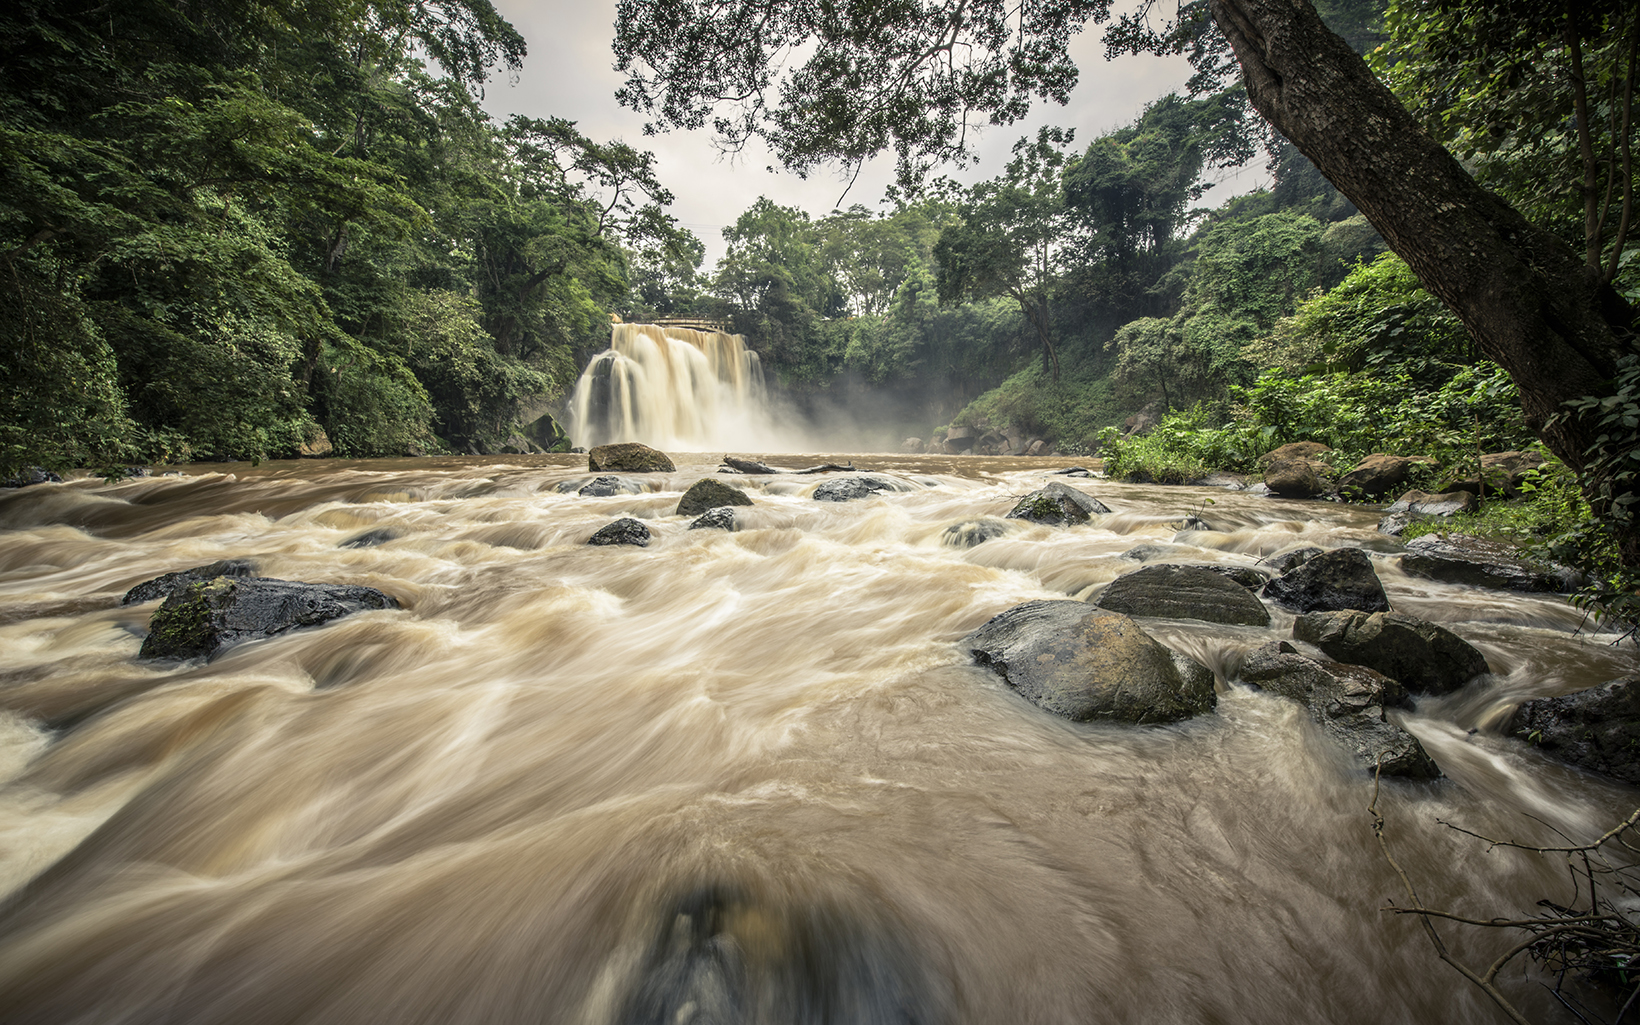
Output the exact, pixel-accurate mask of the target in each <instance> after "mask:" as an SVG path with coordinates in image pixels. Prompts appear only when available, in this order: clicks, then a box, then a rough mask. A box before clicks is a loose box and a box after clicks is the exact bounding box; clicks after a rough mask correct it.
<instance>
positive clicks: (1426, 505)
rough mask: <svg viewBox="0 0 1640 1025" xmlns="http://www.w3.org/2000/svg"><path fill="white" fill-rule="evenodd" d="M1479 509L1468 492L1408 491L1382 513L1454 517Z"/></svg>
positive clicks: (1477, 503) (1472, 495) (1471, 494)
mask: <svg viewBox="0 0 1640 1025" xmlns="http://www.w3.org/2000/svg"><path fill="white" fill-rule="evenodd" d="M1479 508H1480V503H1479V502H1477V501H1475V496H1474V494H1473V493H1472V492H1469V491H1448V492H1443V493H1441V494H1432V493H1430V492H1428V491H1408V492H1406V493H1404V494H1402V495H1401V497H1400V498H1397V499H1396V500H1395V501H1394V502H1393V503H1391V504H1390V507H1389V508H1388V509H1385V510H1384V512H1385V513H1386V514H1388V515H1390V516H1393V515H1395V514H1396V513H1406V514H1407V515H1409V516H1413V517H1418V516H1456V515H1457V514H1458V513H1472V512H1475V511H1476V510H1478V509H1479Z"/></svg>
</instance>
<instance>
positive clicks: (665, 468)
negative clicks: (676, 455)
mask: <svg viewBox="0 0 1640 1025" xmlns="http://www.w3.org/2000/svg"><path fill="white" fill-rule="evenodd" d="M587 469H588V470H591V471H592V472H593V473H603V472H605V471H610V470H613V471H616V472H620V473H673V472H674V471H676V470H677V467H676V466H674V465H672V460H671V459H670V458H669V457H668V456H667V454H666V453H665V452H659V451H657V450H655V449H652V448H650V447H649V446H648V445H640V444H638V443H637V442H635V441H624V442H621V443H620V444H617V445H598V446H596V447H595V448H593V449H592V450H591V451H589V452H588V453H587Z"/></svg>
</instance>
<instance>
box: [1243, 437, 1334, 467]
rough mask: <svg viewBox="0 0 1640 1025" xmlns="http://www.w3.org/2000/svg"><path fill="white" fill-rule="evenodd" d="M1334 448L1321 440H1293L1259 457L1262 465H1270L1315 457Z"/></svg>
mask: <svg viewBox="0 0 1640 1025" xmlns="http://www.w3.org/2000/svg"><path fill="white" fill-rule="evenodd" d="M1331 451H1332V449H1330V448H1328V447H1327V446H1326V445H1323V444H1321V442H1319V441H1292V442H1288V443H1287V444H1285V445H1280V446H1277V447H1276V448H1273V449H1271V450H1270V451H1268V452H1266V453H1264V454H1263V455H1261V456H1259V457H1258V462H1259V465H1260V466H1269V465H1270V464H1271V463H1280V462H1285V461H1287V460H1289V459H1314V458H1315V457H1316V456H1318V455H1320V454H1321V453H1323V452H1331Z"/></svg>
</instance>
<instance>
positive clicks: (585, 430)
mask: <svg viewBox="0 0 1640 1025" xmlns="http://www.w3.org/2000/svg"><path fill="white" fill-rule="evenodd" d="M569 419H570V424H569V427H570V436H571V437H573V438H574V439H575V443H576V444H577V445H584V446H587V447H591V446H593V445H604V444H608V443H611V442H619V441H640V442H643V443H644V444H646V445H652V446H654V447H656V448H661V449H670V450H680V449H681V450H685V451H698V450H702V449H709V448H726V447H727V448H734V447H742V448H745V447H754V448H755V447H764V446H763V445H762V444H761V443H762V442H763V441H764V440H765V439H767V438H768V437H769V435H770V434H771V433H772V431H773V427H774V421H773V417H772V415H771V414H770V412H769V408H768V402H767V395H766V392H765V389H764V384H763V367H762V365H761V364H760V363H759V362H758V358H757V353H755V352H753V351H752V350H750V349H748V348H746V340H745V339H744V338H742V337H741V336H740V335H731V334H724V333H723V332H721V331H696V330H693V329H690V328H684V327H673V326H670V325H660V324H616V325H614V331H613V334H612V336H611V338H610V343H609V348H608V349H607V350H605V351H604V352H601V353H599V354H598V355H597V356H596V357H594V358H593V360H592V362H591V363H589V364H588V365H587V368H586V371H585V372H584V373H582V374H581V379H580V381H578V382H576V385H575V391H574V393H573V394H572V395H571V396H570V404H569Z"/></svg>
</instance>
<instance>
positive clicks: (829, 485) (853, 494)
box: [812, 477, 894, 502]
mask: <svg viewBox="0 0 1640 1025" xmlns="http://www.w3.org/2000/svg"><path fill="white" fill-rule="evenodd" d="M892 490H894V489H893V488H892V487H890V486H889V485H888V484H885V483H884V482H882V481H880V480H873V479H871V478H870V477H842V478H839V479H837V480H828V481H826V482H825V483H824V484H822V485H820V486H819V487H817V488H815V489H814V495H813V496H812V497H813V498H814V500H815V501H816V502H853V501H856V500H858V499H861V498H870V497H871V496H872V495H875V494H876V493H877V492H879V491H892Z"/></svg>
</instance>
